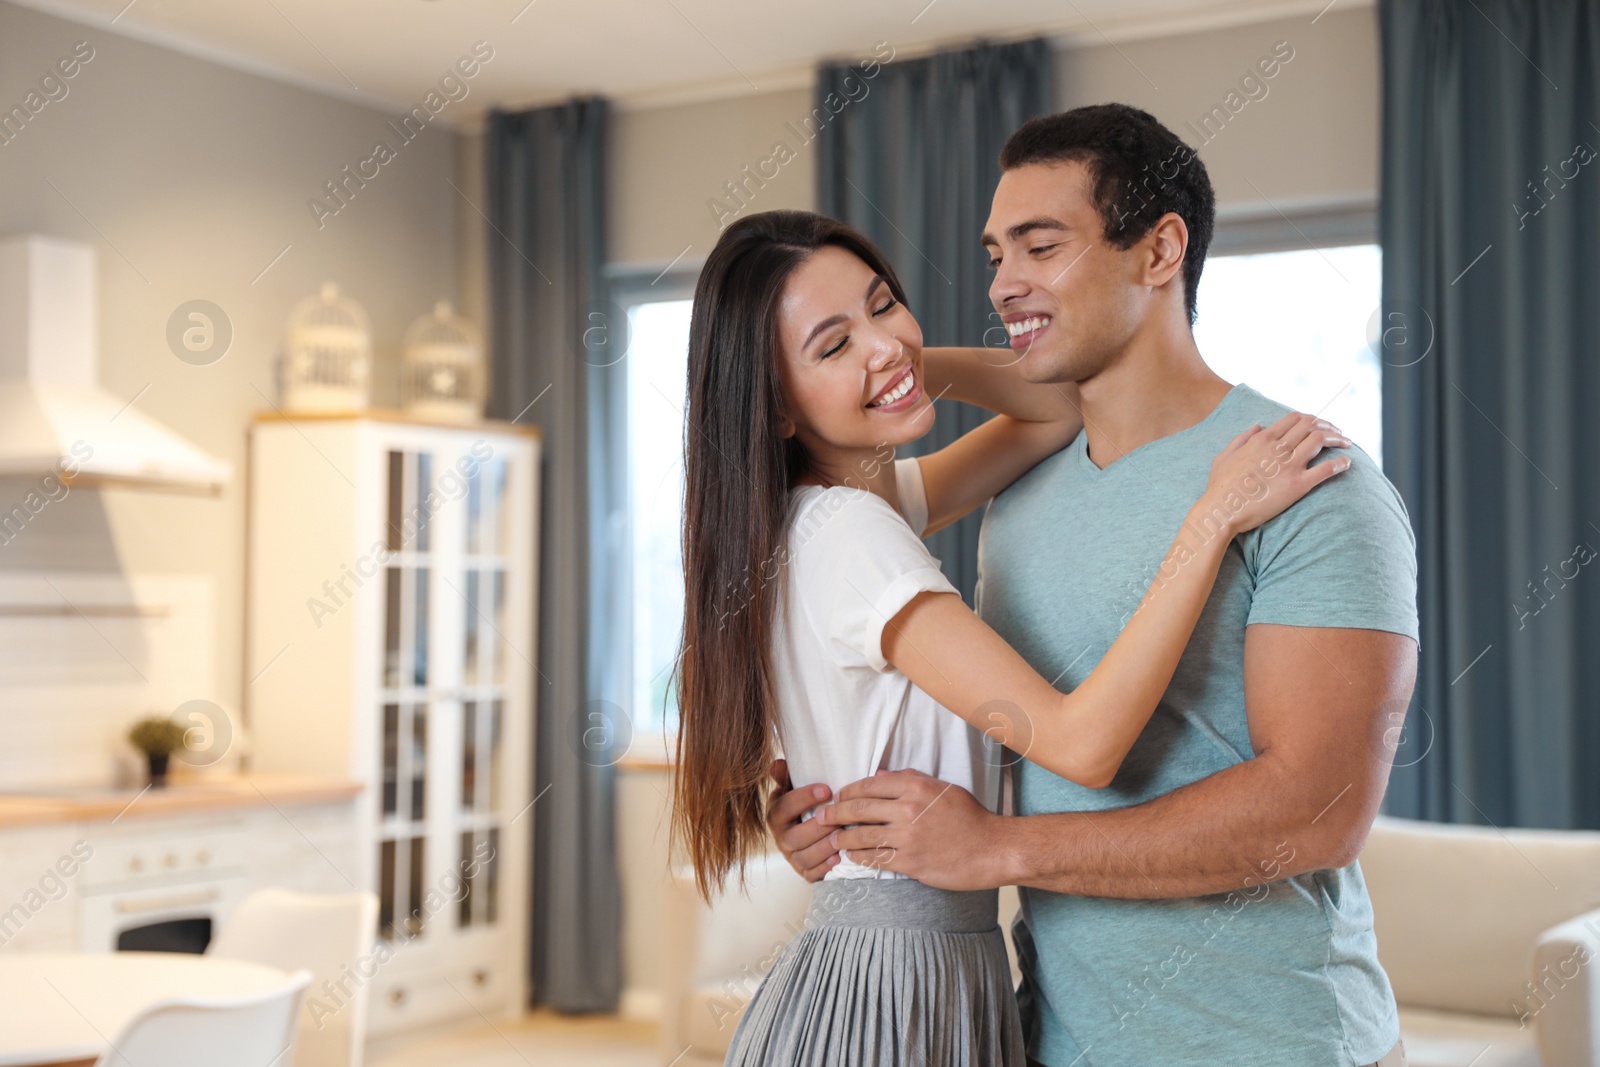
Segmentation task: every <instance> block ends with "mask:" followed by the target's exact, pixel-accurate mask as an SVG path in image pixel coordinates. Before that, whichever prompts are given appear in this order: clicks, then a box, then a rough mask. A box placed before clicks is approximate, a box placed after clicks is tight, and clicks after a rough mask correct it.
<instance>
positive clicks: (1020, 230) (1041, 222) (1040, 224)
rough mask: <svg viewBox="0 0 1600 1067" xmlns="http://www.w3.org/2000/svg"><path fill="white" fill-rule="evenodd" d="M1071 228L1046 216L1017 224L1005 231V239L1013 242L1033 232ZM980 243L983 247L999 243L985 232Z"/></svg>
mask: <svg viewBox="0 0 1600 1067" xmlns="http://www.w3.org/2000/svg"><path fill="white" fill-rule="evenodd" d="M1071 228H1072V227H1070V226H1068V225H1067V224H1066V223H1064V222H1062V221H1061V220H1060V219H1053V218H1051V217H1049V216H1048V215H1041V216H1039V217H1038V218H1034V219H1028V220H1027V221H1026V222H1019V223H1017V224H1016V225H1015V226H1013V227H1011V228H1010V229H1009V230H1007V231H1006V237H1007V238H1008V239H1010V240H1012V241H1015V240H1016V239H1017V238H1019V237H1025V236H1027V235H1028V234H1030V233H1032V232H1033V231H1034V230H1070V229H1071ZM982 243H983V244H985V245H997V244H999V243H1000V242H999V241H997V240H995V236H994V234H992V233H989V232H987V231H985V232H984V235H983V238H982Z"/></svg>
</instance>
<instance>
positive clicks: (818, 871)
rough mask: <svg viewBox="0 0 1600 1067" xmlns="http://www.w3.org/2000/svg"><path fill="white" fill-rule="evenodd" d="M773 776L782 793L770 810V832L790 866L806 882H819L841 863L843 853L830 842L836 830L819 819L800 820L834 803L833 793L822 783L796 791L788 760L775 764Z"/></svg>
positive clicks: (768, 818)
mask: <svg viewBox="0 0 1600 1067" xmlns="http://www.w3.org/2000/svg"><path fill="white" fill-rule="evenodd" d="M771 773H772V781H773V782H774V784H776V785H777V787H778V791H777V793H776V794H775V795H774V796H773V797H772V802H771V803H770V804H769V805H768V807H767V828H768V829H769V830H771V831H772V839H773V840H774V841H776V842H777V843H778V851H780V852H782V853H783V858H784V859H786V860H788V861H789V866H791V867H793V868H794V869H795V870H796V871H798V872H799V873H800V874H801V875H802V876H804V878H805V880H806V881H808V882H815V881H818V880H819V879H821V878H822V876H823V875H825V874H827V873H828V872H829V871H830V870H832V869H833V868H834V867H836V866H838V863H839V850H838V849H837V848H835V847H834V846H833V843H832V842H831V841H830V840H829V838H830V837H831V836H832V834H833V827H831V826H829V825H827V824H826V823H823V822H821V821H820V820H818V819H809V820H807V821H805V822H801V821H800V817H801V816H802V815H804V814H805V813H806V812H808V811H810V810H811V809H812V808H815V807H818V806H819V805H822V804H826V803H827V802H828V801H830V800H832V799H833V790H831V789H829V788H828V787H827V786H825V785H822V784H820V783H819V784H816V785H807V786H802V787H800V788H799V789H796V788H794V786H793V785H792V784H791V783H790V781H789V761H788V760H781V759H780V760H773V761H772V771H771Z"/></svg>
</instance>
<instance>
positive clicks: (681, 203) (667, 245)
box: [609, 89, 817, 269]
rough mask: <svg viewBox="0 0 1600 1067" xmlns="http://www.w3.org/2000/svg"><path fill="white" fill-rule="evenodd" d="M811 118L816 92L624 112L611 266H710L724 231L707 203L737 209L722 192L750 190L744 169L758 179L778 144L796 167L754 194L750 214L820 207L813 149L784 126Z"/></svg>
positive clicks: (614, 144) (619, 124)
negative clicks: (734, 184) (735, 184)
mask: <svg viewBox="0 0 1600 1067" xmlns="http://www.w3.org/2000/svg"><path fill="white" fill-rule="evenodd" d="M810 109H811V92H810V90H809V89H796V90H791V91H785V92H776V93H762V94H760V95H751V96H747V97H740V98H738V99H734V100H716V101H710V102H706V103H698V104H688V105H684V106H680V107H661V108H649V109H644V110H622V111H619V113H618V114H617V116H616V123H615V131H614V133H613V135H612V139H611V159H610V167H611V218H610V223H609V225H610V226H611V234H610V242H611V261H612V262H613V263H616V264H626V265H630V266H639V267H656V268H657V269H659V268H661V267H664V266H666V265H667V264H668V263H670V262H672V261H673V260H674V259H675V258H677V257H678V256H680V255H682V257H683V258H682V259H680V260H679V261H678V263H679V266H682V265H683V264H685V263H688V264H691V265H692V264H694V263H696V262H698V261H700V260H703V259H704V258H705V257H706V254H707V253H708V252H710V251H711V246H712V245H713V244H715V243H716V240H717V233H718V229H719V228H718V226H717V221H716V220H717V214H716V213H715V212H714V211H713V210H712V209H711V208H710V207H708V206H707V205H708V202H709V201H711V200H713V199H717V198H720V199H721V200H722V201H723V203H724V204H726V205H727V206H728V207H730V208H733V207H735V206H736V203H735V201H733V200H732V199H731V198H730V197H729V196H728V193H727V190H726V188H725V183H727V182H730V181H740V182H742V181H744V180H745V179H744V175H743V174H742V173H741V168H743V167H745V166H747V165H748V166H749V167H750V168H751V172H752V173H755V172H756V171H757V167H758V164H760V163H762V162H763V161H765V160H767V159H769V158H771V157H772V156H773V146H774V144H775V143H777V142H779V141H782V142H784V143H785V144H786V145H788V147H789V148H790V149H791V150H792V151H793V152H794V158H793V160H791V161H790V162H788V163H787V164H784V165H782V166H778V167H776V170H777V177H776V178H774V179H773V180H771V181H768V182H765V185H764V187H758V186H757V185H755V184H754V183H753V182H752V183H750V184H749V185H748V186H747V188H748V189H749V190H751V194H750V195H749V196H746V197H745V199H746V201H747V202H748V203H749V209H748V210H750V211H768V210H771V209H773V208H805V209H811V208H813V207H815V205H816V199H817V196H816V165H817V163H816V147H815V145H814V144H813V145H806V144H804V143H803V142H802V140H801V138H800V137H797V136H796V135H795V133H794V132H793V131H792V130H790V129H789V128H788V126H787V125H786V124H788V123H793V124H794V125H795V126H796V127H800V125H801V121H800V120H801V119H802V118H803V117H804V116H805V115H807V114H808V113H809V112H810ZM773 169H774V167H773V166H768V167H767V168H766V173H768V174H770V173H772V172H773ZM757 176H758V177H759V174H758V175H757ZM686 248H687V249H688V250H687V251H685V249H686Z"/></svg>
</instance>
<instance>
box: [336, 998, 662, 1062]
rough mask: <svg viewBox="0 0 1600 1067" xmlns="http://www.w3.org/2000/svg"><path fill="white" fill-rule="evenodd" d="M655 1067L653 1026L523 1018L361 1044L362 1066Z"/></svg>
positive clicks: (539, 1015)
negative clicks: (364, 1050)
mask: <svg viewBox="0 0 1600 1067" xmlns="http://www.w3.org/2000/svg"><path fill="white" fill-rule="evenodd" d="M569 1064H570V1065H573V1067H577V1065H579V1064H581V1065H583V1067H661V1057H660V1055H659V1053H658V1052H657V1050H656V1027H655V1024H654V1023H641V1022H632V1021H629V1020H626V1019H620V1018H618V1017H616V1016H614V1015H608V1016H567V1015H558V1014H555V1013H554V1012H548V1011H536V1012H531V1013H529V1014H528V1015H527V1016H526V1017H524V1018H523V1019H522V1020H521V1021H520V1022H515V1023H505V1022H500V1021H499V1020H496V1021H494V1022H493V1023H487V1022H482V1021H480V1022H477V1023H473V1024H470V1025H466V1026H461V1027H456V1028H453V1029H448V1030H442V1031H434V1032H429V1033H424V1034H419V1035H407V1036H405V1037H404V1038H401V1039H391V1040H387V1041H386V1040H382V1039H379V1040H374V1041H372V1042H369V1043H368V1045H367V1057H366V1065H367V1067H568V1065H569Z"/></svg>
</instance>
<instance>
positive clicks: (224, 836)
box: [78, 825, 249, 952]
mask: <svg viewBox="0 0 1600 1067" xmlns="http://www.w3.org/2000/svg"><path fill="white" fill-rule="evenodd" d="M240 830H241V828H239V827H236V826H228V825H212V826H205V827H200V826H189V827H183V828H176V827H171V826H167V827H164V828H163V829H162V830H160V831H153V830H143V831H140V830H132V832H125V833H120V834H118V835H117V836H116V837H115V838H112V839H110V840H106V841H104V842H103V843H101V844H99V845H97V846H96V848H95V856H94V859H93V861H92V862H90V863H86V864H85V865H84V867H83V873H84V875H85V880H84V884H83V887H82V893H81V894H80V895H79V898H78V899H79V903H78V908H79V912H78V948H79V949H80V950H81V951H84V952H116V951H119V950H123V951H160V952H201V951H204V950H205V947H206V944H207V943H208V942H209V941H210V939H211V937H212V936H213V935H214V934H215V933H216V930H217V928H218V927H219V926H220V925H221V923H222V922H223V921H225V920H226V919H227V918H228V917H229V916H230V915H232V914H233V910H234V908H236V907H238V905H239V902H240V901H241V900H243V899H244V896H245V894H246V893H247V892H248V891H249V880H248V878H247V876H246V871H245V847H246V842H245V838H244V835H243V833H242V832H240Z"/></svg>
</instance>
